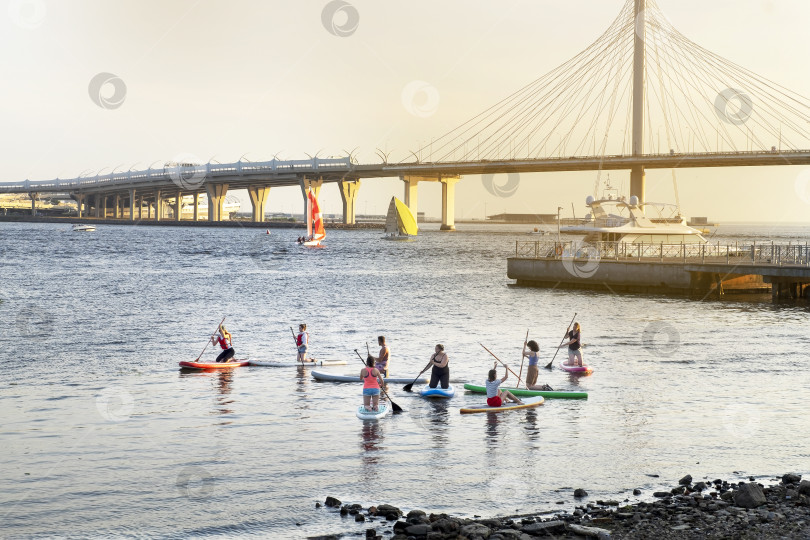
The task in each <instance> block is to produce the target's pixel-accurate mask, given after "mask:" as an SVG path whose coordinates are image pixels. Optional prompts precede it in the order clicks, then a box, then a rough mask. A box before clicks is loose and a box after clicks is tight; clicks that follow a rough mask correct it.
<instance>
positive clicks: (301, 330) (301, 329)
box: [295, 324, 309, 362]
mask: <svg viewBox="0 0 810 540" xmlns="http://www.w3.org/2000/svg"><path fill="white" fill-rule="evenodd" d="M295 344H296V345H297V346H298V362H306V361H307V350H308V349H309V334H308V333H307V325H306V324H299V325H298V335H297V336H295Z"/></svg>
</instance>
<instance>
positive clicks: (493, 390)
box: [486, 362, 523, 407]
mask: <svg viewBox="0 0 810 540" xmlns="http://www.w3.org/2000/svg"><path fill="white" fill-rule="evenodd" d="M508 378H509V370H508V369H507V370H506V374H504V376H503V378H502V379H498V362H495V366H494V367H493V368H492V369H490V370H489V378H488V380H487V384H486V386H487V405H489V406H490V407H500V406H501V405H503V404H504V402H506V401H511V402H512V403H517V404H519V405H523V402H522V401H520V400H519V399H518V398H516V397H515V396H514V395H512V392H510V391H509V390H501V389H500V388H498V387H499V386H500V385H501V383H503V382H505V381H506V379H508Z"/></svg>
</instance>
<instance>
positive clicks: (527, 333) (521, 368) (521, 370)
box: [515, 328, 529, 388]
mask: <svg viewBox="0 0 810 540" xmlns="http://www.w3.org/2000/svg"><path fill="white" fill-rule="evenodd" d="M528 342H529V329H528V328H527V329H526V339H524V340H523V350H522V351H521V353H520V375H523V360H524V359H525V358H526V357H525V356H523V352H525V351H526V343H528ZM520 375H518V383H517V384H516V385H515V388H517V387H518V386H520ZM528 387H529V385H528V384H527V385H526V388H528Z"/></svg>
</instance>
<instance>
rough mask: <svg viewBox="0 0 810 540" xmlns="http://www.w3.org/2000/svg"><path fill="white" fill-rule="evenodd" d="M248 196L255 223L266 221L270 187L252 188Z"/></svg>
mask: <svg viewBox="0 0 810 540" xmlns="http://www.w3.org/2000/svg"><path fill="white" fill-rule="evenodd" d="M248 194H249V195H250V204H251V205H253V222H254V223H259V222H261V221H264V210H265V207H266V206H267V199H268V198H269V196H270V186H251V187H249V188H248ZM195 220H196V218H195Z"/></svg>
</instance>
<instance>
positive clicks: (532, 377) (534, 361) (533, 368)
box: [523, 340, 540, 388]
mask: <svg viewBox="0 0 810 540" xmlns="http://www.w3.org/2000/svg"><path fill="white" fill-rule="evenodd" d="M527 348H528V349H529V350H528V351H527V350H526V349H527ZM539 350H540V346H539V345H537V342H536V341H535V340H531V341H527V342H526V345H525V346H524V347H523V356H525V357H526V358H528V359H529V368H528V369H527V370H526V387H527V388H528V387H529V386H532V385H533V384H534V383H536V382H537V376H538V375H539V374H540V368H539V367H538V364H539V363H540V358H539V357H538V356H537V353H538V351H539Z"/></svg>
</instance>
